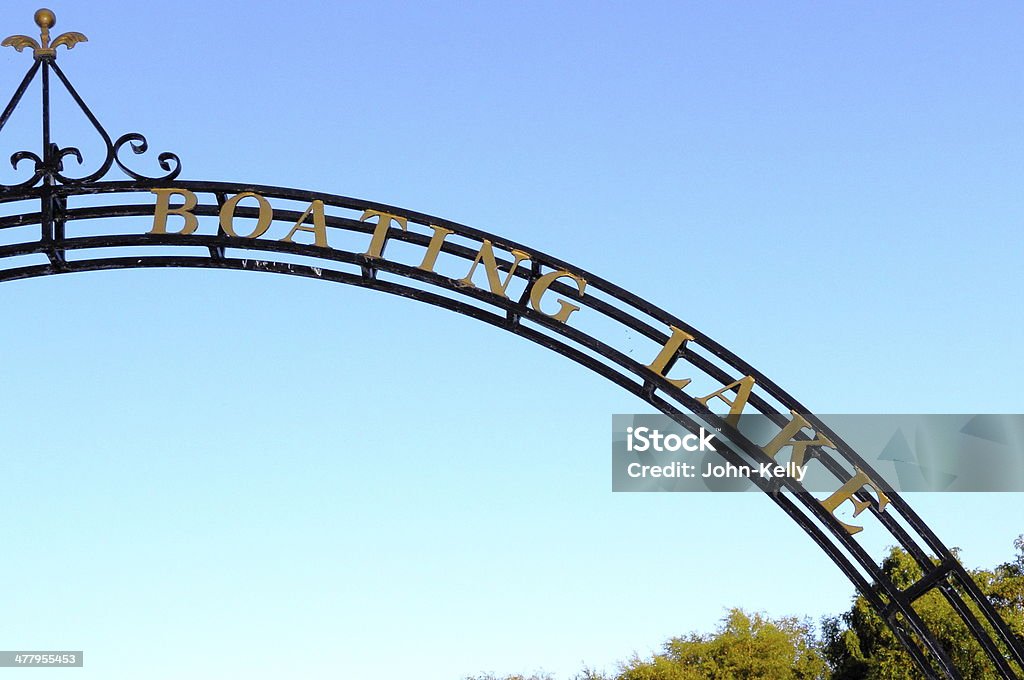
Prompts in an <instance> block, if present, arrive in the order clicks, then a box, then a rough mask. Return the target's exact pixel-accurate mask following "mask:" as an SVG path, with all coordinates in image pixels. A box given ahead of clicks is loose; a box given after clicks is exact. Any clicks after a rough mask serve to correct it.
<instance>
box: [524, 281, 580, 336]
mask: <svg viewBox="0 0 1024 680" xmlns="http://www.w3.org/2000/svg"><path fill="white" fill-rule="evenodd" d="M561 278H567V279H572V280H573V281H575V282H576V287H577V289H579V292H580V295H583V291H584V290H586V288H587V282H586V281H585V280H584V279H583V278H581V277H579V276H576V275H575V274H573V273H572V272H567V271H565V270H564V269H563V270H560V271H554V272H548V273H547V274H545V275H544V276H541V277H539V278H538V279H537V280H536V281H534V282H533V288H531V289H530V306H531V307H533V308H534V309H535V310H537V311H538V312H540V313H541V314H543V315H544V316H550V317H551V318H552V319H554V320H555V321H561V322H562V323H565V322H566V321H568V320H569V315H570V314H572V313H573V312H576V311H579V309H580V308H579V305H574V304H572V303H570V302H566V301H565V300H563V299H561V298H559V299H558V300H556V302H557V303H558V312H556V313H555V314H548V313H547V312H545V311H544V310H542V309H541V308H540V301H541V298H543V297H544V293H546V292H548V288H550V287H551V284H553V283H554V282H555V281H557V280H558V279H561Z"/></svg>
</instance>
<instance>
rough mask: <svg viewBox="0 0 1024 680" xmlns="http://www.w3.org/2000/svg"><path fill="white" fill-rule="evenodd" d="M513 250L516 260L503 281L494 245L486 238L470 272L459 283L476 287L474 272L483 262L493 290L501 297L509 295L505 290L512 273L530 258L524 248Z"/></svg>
mask: <svg viewBox="0 0 1024 680" xmlns="http://www.w3.org/2000/svg"><path fill="white" fill-rule="evenodd" d="M511 252H512V257H514V258H515V261H514V262H512V266H511V267H510V268H509V270H508V276H506V277H505V281H504V282H503V281H502V280H501V276H500V275H499V273H498V261H497V260H496V259H495V258H494V246H493V245H492V244H491V242H490V241H488V240H486V239H484V242H483V244H482V245H481V246H480V252H478V253H477V254H476V258H475V259H474V260H473V266H472V267H470V268H469V273H468V274H466V276H465V277H463V278H461V279H459V280H458V283H459V284H460V285H463V286H467V287H469V288H476V285H475V284H474V283H473V272H475V271H476V266H477V265H478V264H480V262H483V263H484V269H485V270H486V271H487V285H488V286H490V289H491V292H492V293H494V294H495V295H500V296H501V297H508V296H507V295H506V294H505V291H506V290H508V284H509V283H511V281H512V275H513V274H515V273H516V268H517V267H518V266H519V263H520V262H522V261H523V260H528V259H529V258H530V254H529V253H524V252H523V251H522V250H516V249H515V248H513V249H512V251H511Z"/></svg>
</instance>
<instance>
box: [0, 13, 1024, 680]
mask: <svg viewBox="0 0 1024 680" xmlns="http://www.w3.org/2000/svg"><path fill="white" fill-rule="evenodd" d="M36 8H37V4H34V3H26V2H22V1H21V0H11V1H9V2H6V3H4V4H3V6H2V7H0V27H2V28H0V33H2V34H3V35H7V34H10V33H28V34H30V35H31V34H32V33H33V30H32V29H33V28H34V26H33V24H32V21H31V17H32V12H33V11H34V10H35V9H36ZM51 8H52V9H54V10H55V11H56V12H57V17H58V25H57V26H56V32H60V31H63V30H75V31H81V32H83V33H85V34H86V35H87V36H88V37H89V40H90V42H88V43H86V44H83V45H80V46H78V47H76V48H75V49H74V51H73V52H64V51H63V50H62V52H61V54H60V56H59V63H60V64H61V65H62V67H63V68H64V70H65V71H66V72H67V73H68V75H69V76H70V77H71V78H72V80H73V82H74V83H75V84H76V86H77V87H78V89H79V91H80V92H81V93H82V95H83V96H84V97H85V98H86V100H87V101H88V102H89V103H90V105H91V106H92V108H93V110H94V111H95V112H96V114H97V115H98V116H99V118H100V119H101V121H103V122H104V124H105V125H106V126H107V127H108V129H109V130H110V131H111V133H112V134H115V135H118V134H121V133H123V132H129V131H140V132H143V133H144V134H146V135H147V136H148V138H149V141H150V143H151V144H152V145H153V148H154V150H164V149H168V150H172V151H175V152H177V153H178V154H179V155H180V156H181V158H182V161H183V163H184V167H185V170H184V173H183V177H184V178H189V179H210V180H236V181H251V182H259V183H268V184H278V185H285V186H294V187H303V188H309V189H316V190H322V191H328V192H332V193H339V194H345V195H351V196H358V197H361V198H367V199H372V200H377V201H381V202H385V203H392V204H397V205H401V206H403V207H407V208H410V209H413V210H417V211H421V212H425V213H430V214H435V215H440V216H443V217H446V218H449V219H453V220H456V221H460V222H463V223H466V224H470V225H473V226H477V227H479V228H482V229H486V230H489V231H493V232H497V233H499V234H504V235H508V236H510V237H512V238H514V239H516V240H518V241H521V242H524V243H528V244H531V245H533V246H535V247H537V248H538V249H541V250H545V251H547V252H550V253H552V254H555V255H558V256H560V257H563V258H565V259H568V260H569V261H571V262H574V263H577V264H579V265H580V266H581V267H584V268H586V269H590V270H592V271H595V272H597V273H598V274H601V275H602V276H605V277H606V278H608V279H610V280H612V281H614V282H616V283H618V284H620V285H623V286H624V287H626V288H628V289H630V290H632V291H634V292H636V293H638V294H640V295H642V296H645V297H647V298H648V299H650V300H651V301H652V302H654V303H655V304H658V305H660V306H662V307H665V308H667V309H669V310H671V311H673V312H675V313H677V314H679V315H681V316H682V317H683V318H686V319H687V320H689V321H690V322H691V323H692V324H694V325H695V326H697V327H698V328H700V329H702V330H704V331H706V332H707V333H709V334H710V335H711V336H712V337H713V338H715V339H717V340H719V341H721V342H722V343H724V344H725V345H726V346H727V347H729V348H731V349H732V350H734V351H736V352H737V353H738V354H739V355H740V356H742V357H743V358H745V359H747V360H748V361H750V362H751V363H753V364H754V365H755V366H757V367H758V368H760V369H762V370H763V371H764V372H765V373H767V374H768V375H770V376H772V377H773V378H774V379H775V380H776V381H777V382H779V383H780V384H781V385H782V386H783V387H785V388H786V389H788V390H789V391H790V392H791V393H792V394H794V395H796V396H797V397H798V398H799V399H801V400H802V401H803V402H804V403H805V404H807V405H808V406H809V407H810V408H811V409H812V410H815V411H818V412H821V413H827V412H868V413H871V412H956V413H960V412H1021V411H1022V410H1024V398H1022V397H1021V393H1020V389H1019V388H1020V385H1021V384H1022V383H1024V363H1022V362H1021V360H1020V347H1021V345H1022V341H1024V322H1022V315H1021V312H1020V304H1019V302H1018V299H1017V298H1018V296H1019V293H1020V291H1021V288H1022V280H1021V276H1020V274H1019V271H1020V262H1021V254H1022V241H1024V239H1022V236H1021V225H1022V220H1024V200H1022V195H1024V194H1022V190H1021V187H1022V186H1024V126H1022V122H1024V97H1022V93H1024V77H1022V73H1024V41H1022V40H1021V36H1022V35H1024V7H1022V6H1021V5H1020V4H1017V3H1010V2H988V3H972V4H970V5H967V4H959V5H957V4H952V3H949V4H944V5H938V4H935V3H874V4H865V3H854V2H833V3H797V2H791V3H784V4H783V3H690V4H681V3H643V4H639V5H635V4H634V5H632V6H629V7H628V8H627V7H626V6H625V5H623V4H620V3H586V4H583V3H580V4H568V3H547V4H545V3H533V2H522V3H514V4H513V3H473V4H470V3H443V2H438V3H429V4H427V3H416V4H413V3H408V4H402V3H391V2H373V3H354V2H345V3H337V4H332V3H315V2H308V1H306V0H293V1H292V2H289V3H287V4H280V3H266V4H262V5H261V4H254V3H199V2H191V1H186V2H180V3H153V4H147V3H138V2H131V3H129V2H95V3H65V5H63V6H61V5H51ZM30 61H31V58H30V57H29V56H28V55H27V54H20V55H19V54H17V53H15V52H14V51H13V50H10V49H7V48H5V49H4V50H2V51H0V90H2V91H4V92H8V91H13V89H14V87H15V86H16V84H17V82H18V81H19V79H20V78H21V76H22V74H23V73H24V71H25V69H27V68H28V66H29V64H30ZM32 103H33V104H34V100H33V102H32ZM25 115H26V116H27V118H26V119H25V120H24V121H22V123H24V124H28V123H32V121H34V120H35V119H34V118H33V116H36V115H37V113H36V112H35V111H34V110H33V109H32V108H31V107H27V108H26V113H25ZM61 120H62V119H61V118H58V122H57V124H56V125H57V132H55V136H56V138H57V141H59V142H60V143H61V144H62V145H67V144H78V143H80V140H79V133H80V126H78V127H76V126H75V125H74V123H73V121H71V120H70V119H67V125H68V126H69V127H68V128H67V130H68V132H65V133H64V135H63V136H61V133H60V130H61V128H60V124H61V123H60V121H61ZM26 121H27V123H26ZM18 125H20V123H18V122H17V121H14V122H12V130H11V134H8V131H5V132H4V134H3V135H0V151H3V152H4V153H5V154H9V153H10V152H12V151H15V150H17V149H20V148H23V147H25V146H26V144H21V142H22V141H23V140H22V139H20V138H18V136H17V134H16V132H17V130H18V129H20V128H19V127H18ZM82 134H83V135H84V133H82ZM33 143H34V138H33V139H31V140H28V141H27V144H33ZM81 143H82V144H86V145H87V143H86V142H84V141H82V142H81ZM28 148H34V147H33V146H29V147H28ZM4 177H10V176H9V175H5V176H4ZM0 181H2V180H0ZM0 314H2V318H3V331H4V332H3V340H2V341H0V348H2V352H3V356H4V360H3V361H2V362H0V385H2V390H0V413H2V414H3V415H2V417H0V425H2V428H3V429H2V437H0V447H2V449H3V458H2V461H3V462H2V467H0V473H2V481H0V484H2V489H3V493H0V517H2V518H3V519H2V521H0V544H2V546H3V555H4V559H3V560H0V581H2V582H3V583H4V584H5V588H4V602H3V614H2V615H0V648H3V649H19V648H28V649H49V648H58V649H59V648H72V649H84V650H85V651H86V655H87V656H86V658H87V662H86V663H87V667H86V668H85V669H82V670H78V671H67V672H68V673H69V674H70V673H74V674H75V676H76V677H79V678H83V679H85V678H97V679H98V678H102V679H104V680H111V679H117V678H136V677H140V676H144V677H147V678H157V679H170V678H181V677H191V678H223V677H245V678H247V679H251V680H261V679H263V678H280V677H306V678H336V677H365V676H366V675H367V674H371V673H372V674H374V675H375V676H379V675H380V674H381V673H385V674H386V675H393V676H396V677H397V676H399V675H406V676H409V675H412V674H413V673H415V677H418V678H424V679H425V680H431V679H434V678H437V679H441V678H456V677H461V676H463V675H465V674H469V673H476V672H481V671H494V672H499V673H508V672H516V671H532V670H536V669H545V670H548V671H552V672H558V673H562V674H565V673H568V672H570V671H573V670H576V669H578V668H579V666H580V664H581V663H582V662H587V663H589V664H591V665H597V666H599V667H600V666H605V667H608V668H611V667H612V665H613V664H614V662H615V661H617V660H622V659H625V658H627V657H628V656H630V655H631V654H632V653H633V652H634V651H635V652H638V653H640V654H647V653H649V652H650V651H651V650H652V649H653V648H655V647H656V646H657V645H658V644H660V642H661V641H663V640H664V639H666V638H668V637H669V636H672V635H678V634H684V633H686V632H688V631H690V630H692V629H705V630H706V629H710V628H711V627H713V626H714V625H715V623H716V621H717V620H718V619H719V618H720V617H721V616H722V613H723V610H724V608H726V607H729V606H743V607H746V608H748V609H755V610H765V611H767V612H769V613H770V614H772V615H782V614H807V615H811V616H814V617H817V616H820V615H822V614H826V613H837V612H839V611H841V610H842V609H843V608H844V607H845V606H846V605H847V603H848V601H849V598H850V597H851V595H852V591H851V586H849V585H848V584H847V583H846V581H845V580H844V579H843V578H842V576H841V575H840V574H839V573H838V571H837V570H836V569H835V568H834V567H832V566H831V563H830V562H829V561H828V560H827V558H825V557H824V555H822V554H820V553H819V552H818V551H817V550H816V549H815V548H814V546H813V545H812V544H811V543H810V541H809V540H808V539H806V538H805V537H804V535H803V534H802V533H801V532H800V531H799V529H798V528H797V527H796V526H795V525H793V524H792V523H791V522H789V521H788V520H787V519H786V518H785V517H784V516H783V515H782V513H780V512H779V511H778V510H776V509H775V506H774V505H773V504H771V503H770V502H769V501H768V500H767V499H764V498H761V497H760V496H757V495H754V494H731V495H727V494H722V495H714V496H712V495H702V496H700V497H695V496H683V495H672V494H635V495H630V494H617V495H613V494H612V493H611V491H610V480H609V477H610V475H609V462H610V461H609V449H610V446H609V445H610V441H609V435H610V427H611V414H612V413H616V412H632V411H636V410H644V411H646V410H647V409H646V408H645V407H644V405H643V404H641V403H640V402H638V401H637V400H635V399H633V398H631V397H629V396H628V395H626V394H624V393H622V392H621V391H619V390H617V389H615V388H613V387H612V386H611V385H610V384H605V383H603V382H602V381H601V379H600V378H598V377H596V376H594V375H591V374H589V373H587V372H586V371H584V370H583V369H582V368H580V367H578V366H576V365H574V364H571V363H570V362H567V361H565V360H561V359H559V358H558V357H557V356H555V355H552V354H550V353H546V352H545V351H544V350H542V349H540V348H538V347H535V346H532V345H529V344H528V343H525V342H524V341H522V340H519V339H517V338H515V337H513V336H510V335H507V334H503V333H501V332H499V331H497V330H495V329H492V328H490V327H484V326H483V325H482V324H478V323H475V322H472V321H470V320H468V319H464V318H461V317H456V316H454V315H451V314H447V313H445V312H443V311H440V310H436V309H433V308H426V307H423V306H418V305H416V304H414V303H410V302H407V301H404V300H396V299H391V298H389V297H387V296H382V295H379V294H374V293H368V292H366V291H361V290H353V289H348V288H344V287H340V286H326V285H323V284H320V283H317V282H313V281H307V280H293V279H288V278H284V277H272V276H267V275H260V274H251V273H239V272H208V271H186V270H178V271H133V272H113V273H104V274H89V275H75V276H67V277H51V278H47V279H40V280H31V281H22V282H14V283H7V284H4V285H3V286H0ZM409 328H414V329H415V333H414V337H413V340H412V341H411V342H408V341H400V338H401V337H402V336H403V333H404V331H405V330H406V329H409ZM545 391H547V393H548V394H550V393H557V395H558V396H557V397H556V398H554V399H552V398H550V397H544V398H538V397H537V394H538V393H543V392H545ZM911 501H912V503H913V504H914V506H915V507H917V508H918V509H919V511H920V512H921V514H922V515H923V516H924V518H925V519H926V520H927V521H928V522H929V523H931V525H932V526H933V527H934V528H935V529H936V530H937V532H938V533H939V535H940V536H941V537H942V538H943V539H944V540H945V541H946V542H947V543H948V544H949V545H955V546H960V547H962V548H963V550H964V552H963V556H964V559H965V561H966V562H967V563H968V564H969V565H970V566H991V565H993V564H995V563H996V562H998V561H1002V560H1005V559H1007V558H1008V557H1009V556H1010V553H1011V551H1012V545H1011V544H1012V540H1013V538H1014V537H1015V536H1016V535H1017V534H1019V533H1021V532H1024V510H1022V504H1021V499H1020V496H1018V495H1012V494H1003V495H994V496H988V497H986V496H984V495H977V494H976V495H970V496H967V495H960V496H952V495H938V494H936V495H921V496H918V497H914V498H912V499H911ZM864 540H865V542H866V543H868V544H869V545H872V547H873V548H875V549H876V550H877V549H881V548H883V547H884V543H881V544H880V543H879V542H880V541H881V540H882V539H881V538H879V537H872V536H865V539H864ZM143 667H145V670H142V668H143Z"/></svg>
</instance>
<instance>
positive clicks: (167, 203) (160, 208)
mask: <svg viewBox="0 0 1024 680" xmlns="http://www.w3.org/2000/svg"><path fill="white" fill-rule="evenodd" d="M150 191H151V192H152V193H154V194H156V207H154V208H153V228H152V229H150V230H149V233H150V234H167V233H174V234H182V235H184V236H188V235H189V234H191V233H193V232H194V231H195V230H196V229H197V228H198V227H199V219H198V218H197V217H196V216H195V215H193V214H192V213H191V212H190V211H191V210H192V209H193V208H195V207H196V201H197V199H196V195H195V194H194V193H192V192H191V191H189V190H188V189H151V190H150ZM171 196H181V197H182V198H183V199H185V202H184V204H183V205H180V206H178V207H176V208H172V207H171ZM168 215H181V216H182V217H183V218H185V225H184V226H183V227H182V228H181V231H177V232H168V231H167V216H168Z"/></svg>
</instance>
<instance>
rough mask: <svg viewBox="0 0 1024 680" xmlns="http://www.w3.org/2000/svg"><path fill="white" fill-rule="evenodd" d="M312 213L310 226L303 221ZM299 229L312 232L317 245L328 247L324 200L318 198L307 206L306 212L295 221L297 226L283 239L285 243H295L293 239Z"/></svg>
mask: <svg viewBox="0 0 1024 680" xmlns="http://www.w3.org/2000/svg"><path fill="white" fill-rule="evenodd" d="M310 214H312V215H313V226H312V227H308V226H306V225H305V224H303V222H305V221H306V218H308V217H309V216H310ZM297 231H308V232H310V233H311V234H313V236H314V239H315V243H316V245H318V246H320V247H321V248H326V247H327V218H325V217H324V202H323V201H321V200H319V199H317V200H315V201H313V202H312V203H310V204H309V207H308V208H306V212H304V213H302V217H300V218H299V221H298V222H296V223H295V226H294V227H292V230H291V231H289V232H288V235H287V236H285V237H284V238H283V239H281V240H282V241H284V242H285V243H295V241H292V237H293V236H295V232H297Z"/></svg>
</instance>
